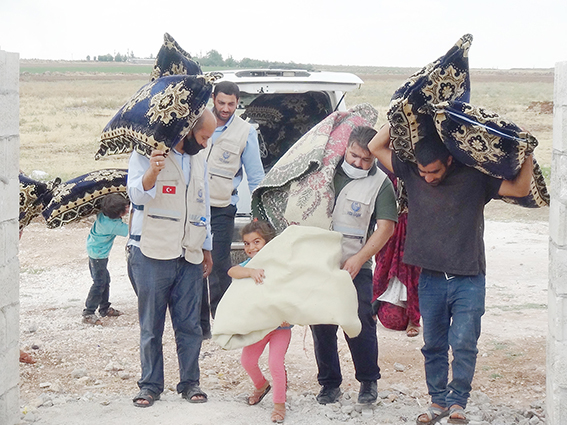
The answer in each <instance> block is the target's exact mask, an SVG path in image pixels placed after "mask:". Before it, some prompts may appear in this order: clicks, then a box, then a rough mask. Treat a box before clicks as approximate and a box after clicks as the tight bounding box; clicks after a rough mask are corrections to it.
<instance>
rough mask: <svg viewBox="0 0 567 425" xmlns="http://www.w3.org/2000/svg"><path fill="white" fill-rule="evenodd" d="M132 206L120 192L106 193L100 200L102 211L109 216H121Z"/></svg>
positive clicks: (113, 217) (114, 217)
mask: <svg viewBox="0 0 567 425" xmlns="http://www.w3.org/2000/svg"><path fill="white" fill-rule="evenodd" d="M129 206H130V201H129V200H128V199H126V198H125V197H124V196H122V195H121V194H119V193H111V194H109V195H106V196H105V197H104V198H102V201H100V211H101V212H102V213H103V214H104V215H105V216H107V217H108V218H112V219H116V218H120V217H121V216H122V214H124V211H126V210H127V209H128V207H129Z"/></svg>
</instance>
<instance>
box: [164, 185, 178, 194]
mask: <svg viewBox="0 0 567 425" xmlns="http://www.w3.org/2000/svg"><path fill="white" fill-rule="evenodd" d="M162 193H168V194H170V195H175V186H164V187H163V189H162Z"/></svg>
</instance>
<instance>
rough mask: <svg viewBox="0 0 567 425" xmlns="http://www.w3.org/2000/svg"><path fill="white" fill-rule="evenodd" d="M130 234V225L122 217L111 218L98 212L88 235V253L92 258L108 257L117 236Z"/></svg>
mask: <svg viewBox="0 0 567 425" xmlns="http://www.w3.org/2000/svg"><path fill="white" fill-rule="evenodd" d="M117 235H118V236H128V225H127V224H126V223H124V222H123V221H122V219H120V218H109V217H108V216H106V215H104V214H103V213H98V215H97V216H96V220H95V222H94V224H93V226H92V227H91V231H90V232H89V236H88V237H87V254H88V256H89V257H90V258H94V259H97V260H98V259H101V258H108V255H109V254H110V249H111V248H112V244H113V243H114V238H115V237H116V236H117Z"/></svg>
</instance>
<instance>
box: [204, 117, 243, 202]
mask: <svg viewBox="0 0 567 425" xmlns="http://www.w3.org/2000/svg"><path fill="white" fill-rule="evenodd" d="M249 132H250V124H248V123H247V122H246V121H244V120H243V119H242V118H240V117H237V116H236V115H235V116H234V118H233V120H232V122H231V123H230V125H229V126H228V127H227V128H226V130H224V131H223V132H222V133H221V135H220V136H219V138H218V139H217V140H216V141H215V143H214V144H213V143H212V140H209V143H208V147H207V149H206V151H207V152H206V158H207V166H208V176H209V194H210V197H211V206H213V207H226V206H227V205H228V204H230V197H231V195H232V191H233V190H234V187H233V183H232V180H233V179H234V176H235V175H236V173H237V172H238V170H239V169H240V156H241V155H242V152H243V151H244V148H245V147H246V142H247V141H248V133H249Z"/></svg>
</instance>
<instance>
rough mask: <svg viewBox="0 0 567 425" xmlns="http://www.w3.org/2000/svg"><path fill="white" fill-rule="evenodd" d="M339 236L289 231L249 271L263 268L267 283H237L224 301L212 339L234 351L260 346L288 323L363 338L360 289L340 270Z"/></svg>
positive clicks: (298, 229) (310, 230)
mask: <svg viewBox="0 0 567 425" xmlns="http://www.w3.org/2000/svg"><path fill="white" fill-rule="evenodd" d="M341 237H342V236H341V234H340V233H337V232H332V231H329V230H324V229H320V228H317V227H309V226H289V227H288V228H287V229H286V230H285V231H284V232H283V233H282V234H280V235H279V236H277V237H276V238H275V239H273V240H272V241H270V242H269V243H268V244H267V245H266V246H265V247H264V248H263V249H262V250H261V251H260V252H258V254H256V256H255V257H254V258H253V259H252V260H250V262H249V263H248V264H247V266H246V267H252V268H261V269H264V271H265V275H266V278H265V279H264V283H263V284H261V285H257V284H255V283H254V281H253V280H252V279H234V280H233V282H232V285H231V286H230V287H229V288H228V290H227V291H226V293H225V295H224V296H223V298H222V300H221V301H220V303H219V305H218V308H217V312H216V316H215V320H214V325H213V331H212V334H213V340H214V341H215V342H216V343H218V344H219V345H220V346H221V347H222V348H225V349H234V348H242V347H245V346H247V345H250V344H253V343H255V342H258V341H260V340H261V339H262V338H264V337H265V336H266V335H267V334H268V333H270V332H271V331H273V330H274V329H276V328H277V327H278V326H279V325H280V324H281V323H282V322H284V321H286V322H288V323H291V324H295V325H316V324H335V325H340V326H341V327H342V328H343V330H344V331H345V333H346V334H347V335H348V336H349V337H351V338H353V337H355V336H357V335H358V334H359V333H360V330H361V324H360V320H359V319H358V301H357V296H356V289H355V287H354V285H353V283H352V280H351V278H350V275H349V274H348V273H347V272H346V271H344V270H341V269H340V268H339V260H340V257H341Z"/></svg>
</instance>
